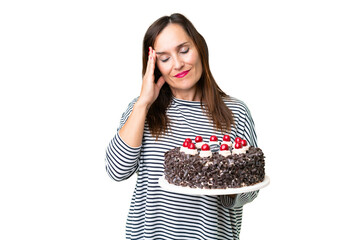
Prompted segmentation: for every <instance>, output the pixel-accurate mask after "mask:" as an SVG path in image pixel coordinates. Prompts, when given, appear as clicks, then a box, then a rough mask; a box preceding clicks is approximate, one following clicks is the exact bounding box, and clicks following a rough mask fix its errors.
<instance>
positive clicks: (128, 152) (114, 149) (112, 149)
mask: <svg viewBox="0 0 360 240" xmlns="http://www.w3.org/2000/svg"><path fill="white" fill-rule="evenodd" d="M136 101H137V99H134V100H133V101H132V102H131V103H130V104H129V106H128V108H127V110H126V111H125V112H124V113H123V115H122V117H121V121H120V126H119V128H118V130H117V131H116V134H115V136H114V137H113V139H112V140H111V141H110V143H109V145H108V147H107V149H106V156H105V168H106V172H107V173H108V174H109V176H110V177H111V178H112V179H114V180H115V181H122V180H125V179H128V178H129V177H131V176H132V175H133V174H134V173H135V172H136V171H137V169H138V167H139V157H140V151H141V146H137V147H131V146H130V145H128V144H127V143H126V142H125V141H124V140H123V139H122V138H121V136H120V134H119V132H120V130H121V129H122V128H123V126H124V124H125V123H126V122H127V121H128V119H129V118H130V117H129V115H131V114H132V112H133V108H134V105H135V103H136ZM119 129H120V130H119Z"/></svg>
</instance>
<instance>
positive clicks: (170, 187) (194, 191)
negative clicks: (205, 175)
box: [159, 175, 270, 195]
mask: <svg viewBox="0 0 360 240" xmlns="http://www.w3.org/2000/svg"><path fill="white" fill-rule="evenodd" d="M269 183H270V178H269V177H268V176H265V178H264V181H262V182H260V183H257V184H254V185H251V186H246V187H241V188H226V189H205V188H191V187H182V186H176V185H174V184H170V183H169V182H168V181H167V180H166V179H165V177H164V175H162V176H161V177H160V178H159V185H160V187H161V188H162V189H164V190H166V191H169V192H175V193H182V194H188V195H230V194H238V193H246V192H252V191H256V190H259V189H261V188H264V187H266V186H267V185H269Z"/></svg>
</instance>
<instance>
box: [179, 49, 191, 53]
mask: <svg viewBox="0 0 360 240" xmlns="http://www.w3.org/2000/svg"><path fill="white" fill-rule="evenodd" d="M189 49H190V48H188V49H186V51H183V52H181V53H187V52H189Z"/></svg>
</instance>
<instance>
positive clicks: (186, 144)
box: [183, 140, 189, 148]
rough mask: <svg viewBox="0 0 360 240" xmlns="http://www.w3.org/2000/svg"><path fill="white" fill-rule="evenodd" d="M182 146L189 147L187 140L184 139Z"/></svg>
mask: <svg viewBox="0 0 360 240" xmlns="http://www.w3.org/2000/svg"><path fill="white" fill-rule="evenodd" d="M183 147H186V148H187V147H189V142H188V141H186V140H185V142H184V143H183Z"/></svg>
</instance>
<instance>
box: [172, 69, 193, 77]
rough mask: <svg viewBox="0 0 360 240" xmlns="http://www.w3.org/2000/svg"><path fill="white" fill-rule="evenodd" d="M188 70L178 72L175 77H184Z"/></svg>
mask: <svg viewBox="0 0 360 240" xmlns="http://www.w3.org/2000/svg"><path fill="white" fill-rule="evenodd" d="M189 72H190V70H187V71H183V72H181V73H179V74H176V75H175V77H177V78H183V77H185V76H186V75H187V74H188V73H189Z"/></svg>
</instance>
